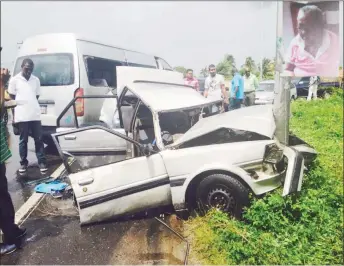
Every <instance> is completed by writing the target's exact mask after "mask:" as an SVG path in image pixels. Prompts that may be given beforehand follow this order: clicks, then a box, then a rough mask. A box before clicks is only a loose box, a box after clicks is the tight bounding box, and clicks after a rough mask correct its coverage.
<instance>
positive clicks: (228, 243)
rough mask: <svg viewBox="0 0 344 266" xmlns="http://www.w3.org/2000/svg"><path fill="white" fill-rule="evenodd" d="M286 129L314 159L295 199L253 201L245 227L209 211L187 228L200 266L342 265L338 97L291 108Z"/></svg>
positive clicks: (278, 195)
mask: <svg viewBox="0 0 344 266" xmlns="http://www.w3.org/2000/svg"><path fill="white" fill-rule="evenodd" d="M292 113H293V117H292V118H291V121H290V129H291V131H292V132H293V133H294V134H296V135H297V136H299V137H301V138H302V139H303V140H305V141H306V142H308V143H309V144H310V145H312V146H313V147H314V148H315V149H316V150H317V152H318V153H319V155H318V157H317V159H316V161H315V163H314V165H313V167H312V169H311V170H310V172H309V173H307V174H306V175H305V177H304V181H303V186H302V191H301V194H300V196H299V197H298V198H297V199H296V200H294V199H293V198H292V197H291V196H288V197H285V198H283V197H282V196H281V189H278V190H276V191H274V192H272V193H269V194H268V195H266V196H265V197H264V198H262V199H254V200H253V204H252V205H251V206H250V207H249V208H248V209H247V210H246V211H245V213H244V218H245V222H239V221H236V220H233V219H231V218H228V216H227V215H225V214H223V213H221V212H219V211H216V210H213V211H211V212H210V213H208V214H207V215H206V216H205V217H197V218H194V219H192V220H190V221H188V222H187V229H188V231H189V233H191V234H192V247H193V251H194V252H195V255H194V256H196V257H197V258H198V259H199V260H201V261H202V262H203V263H205V264H343V242H342V241H343V236H344V234H343V92H342V91H336V92H335V93H334V95H333V96H332V97H331V98H330V99H327V100H318V101H312V102H306V101H303V100H299V101H296V102H294V103H293V104H292Z"/></svg>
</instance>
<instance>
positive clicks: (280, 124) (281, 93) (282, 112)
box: [273, 1, 291, 145]
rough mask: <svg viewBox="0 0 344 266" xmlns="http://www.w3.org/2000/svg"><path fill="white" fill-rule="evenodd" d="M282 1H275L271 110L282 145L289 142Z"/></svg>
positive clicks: (288, 81)
mask: <svg viewBox="0 0 344 266" xmlns="http://www.w3.org/2000/svg"><path fill="white" fill-rule="evenodd" d="M283 50H284V49H283V1H278V2H277V43H276V66H275V91H274V104H273V112H274V116H275V122H276V133H275V136H276V138H277V139H278V140H279V141H280V142H281V143H282V144H284V145H288V142H289V116H290V82H291V78H290V77H283V76H281V73H282V72H283V64H284V58H283V57H284V51H283Z"/></svg>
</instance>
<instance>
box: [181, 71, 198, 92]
mask: <svg viewBox="0 0 344 266" xmlns="http://www.w3.org/2000/svg"><path fill="white" fill-rule="evenodd" d="M184 84H185V85H188V86H192V87H193V88H194V89H195V90H196V91H199V82H198V79H196V78H195V77H194V76H193V70H192V69H188V70H186V77H185V79H184Z"/></svg>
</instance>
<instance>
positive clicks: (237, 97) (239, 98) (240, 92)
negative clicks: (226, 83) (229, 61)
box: [229, 68, 244, 110]
mask: <svg viewBox="0 0 344 266" xmlns="http://www.w3.org/2000/svg"><path fill="white" fill-rule="evenodd" d="M232 74H233V79H232V88H231V95H230V100H229V110H235V109H239V108H240V107H241V104H242V102H243V99H244V79H243V77H242V76H241V75H240V74H239V72H238V71H237V70H236V69H235V68H233V70H232Z"/></svg>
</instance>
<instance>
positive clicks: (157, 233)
mask: <svg viewBox="0 0 344 266" xmlns="http://www.w3.org/2000/svg"><path fill="white" fill-rule="evenodd" d="M8 128H9V131H10V134H11V145H10V146H11V151H12V157H11V158H10V159H9V160H8V162H7V174H6V176H7V179H8V183H9V191H10V194H11V197H12V200H13V203H14V206H15V209H16V210H18V209H19V208H20V207H21V205H22V204H24V202H25V201H26V200H27V199H28V198H29V197H30V196H31V195H32V193H33V191H34V187H35V186H36V185H37V184H39V183H40V182H44V180H47V179H48V178H49V176H50V175H51V174H52V173H53V172H54V171H55V169H56V168H58V167H59V166H60V164H61V160H60V158H59V156H57V155H56V154H52V153H51V149H49V147H46V156H47V160H48V162H47V163H48V167H49V170H48V172H47V174H46V175H44V176H43V175H41V173H40V171H39V168H38V165H37V159H36V155H35V152H34V141H33V139H31V138H30V139H29V147H28V160H29V169H28V172H27V174H26V175H20V174H19V173H18V171H17V170H18V168H19V165H20V164H19V162H20V156H19V146H18V142H19V136H15V135H13V130H12V126H11V122H9V127H8ZM166 211H167V212H171V211H172V210H170V209H169V210H165V209H164V210H155V211H153V212H150V213H144V214H138V215H136V216H135V217H130V218H125V219H120V220H116V221H111V222H107V223H100V224H95V225H91V226H83V227H82V226H80V224H79V217H78V210H77V209H76V207H75V206H74V204H73V201H72V197H71V195H66V196H65V197H64V198H62V199H54V198H52V197H51V196H50V195H46V196H45V198H44V200H43V201H42V202H41V203H40V204H39V206H38V207H37V208H36V210H35V211H34V212H33V213H32V214H31V215H30V216H29V217H28V218H27V220H25V221H24V223H23V224H22V225H21V226H22V227H25V228H27V231H28V233H27V236H26V238H25V240H24V241H23V245H22V248H21V249H19V250H18V251H16V252H14V253H12V254H10V255H6V256H3V257H1V258H0V265H15V264H16V265H33V264H34V265H38V264H46V265H49V264H50V265H53V264H54V265H60V264H63V265H71V264H73V265H99V264H112V265H114V264H122V265H123V264H128V265H137V264H149V265H157V264H159V265H167V264H174V265H178V264H179V265H180V264H183V263H184V257H185V254H186V253H185V252H186V244H185V242H183V241H182V240H180V239H179V238H178V237H176V236H175V235H174V233H173V232H171V231H170V230H169V229H168V228H166V227H165V226H164V225H162V224H161V223H159V222H158V221H157V220H156V219H154V217H159V216H160V214H161V213H164V212H166ZM164 222H166V223H167V224H169V225H170V226H171V227H172V228H173V229H175V230H176V231H178V232H179V233H181V234H183V233H182V231H183V223H182V221H180V220H178V219H177V218H176V217H175V216H174V215H172V216H171V215H167V216H165V219H164Z"/></svg>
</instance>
